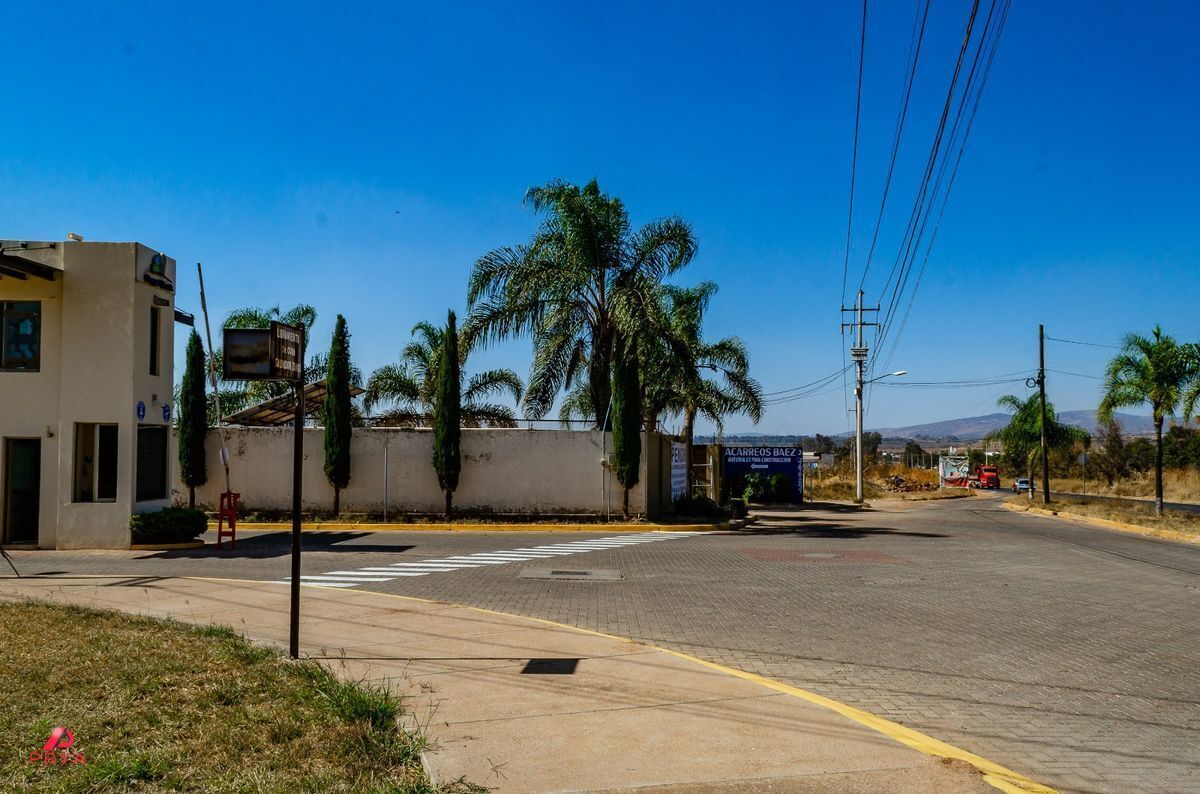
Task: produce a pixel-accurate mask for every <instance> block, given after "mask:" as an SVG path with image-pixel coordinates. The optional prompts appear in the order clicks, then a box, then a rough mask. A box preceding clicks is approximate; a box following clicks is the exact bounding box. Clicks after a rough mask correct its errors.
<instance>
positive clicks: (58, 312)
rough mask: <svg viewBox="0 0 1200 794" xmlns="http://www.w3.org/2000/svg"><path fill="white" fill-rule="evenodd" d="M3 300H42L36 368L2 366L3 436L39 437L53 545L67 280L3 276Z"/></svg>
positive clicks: (47, 530) (44, 509) (41, 531)
mask: <svg viewBox="0 0 1200 794" xmlns="http://www.w3.org/2000/svg"><path fill="white" fill-rule="evenodd" d="M0 300H4V301H40V302H41V304H42V326H41V332H42V338H41V365H40V367H39V369H38V371H37V372H0V406H3V408H2V409H0V437H3V438H38V439H41V442H42V443H41V459H42V465H41V494H40V497H39V506H38V545H39V546H41V547H43V548H54V538H55V534H56V524H57V521H58V497H57V494H56V493H55V487H54V486H55V483H56V482H57V481H58V438H57V436H58V429H59V424H58V403H59V393H60V383H61V381H60V370H61V366H62V356H61V352H62V307H63V280H62V274H58V277H57V279H56V280H55V281H46V280H45V279H41V278H29V279H27V280H25V281H21V280H19V279H14V278H5V279H3V280H0ZM5 463H6V462H5V460H4V450H3V449H2V448H0V522H2V521H3V520H4V512H3V511H4V505H3V504H2V502H3V499H4V492H3V484H4V483H5V482H6V480H5V477H6V476H7V472H5V471H4V466H5Z"/></svg>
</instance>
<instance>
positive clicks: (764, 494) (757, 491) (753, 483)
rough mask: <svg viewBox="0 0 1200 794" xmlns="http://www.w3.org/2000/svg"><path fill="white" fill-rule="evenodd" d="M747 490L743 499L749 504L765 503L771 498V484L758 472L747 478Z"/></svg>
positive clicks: (743, 494)
mask: <svg viewBox="0 0 1200 794" xmlns="http://www.w3.org/2000/svg"><path fill="white" fill-rule="evenodd" d="M744 482H745V490H744V491H742V498H743V499H745V500H746V501H747V502H759V503H762V502H765V501H767V499H769V498H770V497H771V490H770V489H771V484H770V482H769V481H768V480H767V478H766V477H764V476H763V475H761V474H759V473H758V472H751V473H750V474H747V475H746V477H745V480H744Z"/></svg>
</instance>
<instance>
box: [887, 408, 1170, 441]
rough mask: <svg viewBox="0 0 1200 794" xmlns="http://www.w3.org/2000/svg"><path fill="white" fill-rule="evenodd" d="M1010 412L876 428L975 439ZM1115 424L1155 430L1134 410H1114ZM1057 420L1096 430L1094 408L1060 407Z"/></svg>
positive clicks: (919, 436) (1128, 430)
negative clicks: (1089, 409) (1126, 411)
mask: <svg viewBox="0 0 1200 794" xmlns="http://www.w3.org/2000/svg"><path fill="white" fill-rule="evenodd" d="M1011 416H1012V415H1011V414H1005V413H995V414H985V415H983V416H970V417H967V418H965V419H947V420H944V421H941V422H928V423H926V424H923V425H909V426H907V427H881V428H876V429H875V431H876V432H878V433H880V434H882V435H883V436H884V437H885V438H888V437H892V438H906V439H908V438H911V439H916V440H918V441H921V440H925V439H929V440H940V439H949V438H951V437H954V438H957V439H959V440H960V441H978V440H979V439H981V438H983V437H984V436H986V435H987V434H988V433H990V432H992V431H993V430H999V429H1000V428H1002V427H1004V426H1005V425H1007V424H1008V420H1009V418H1011ZM1115 416H1116V420H1117V424H1118V425H1120V426H1121V431H1122V432H1123V433H1125V434H1126V435H1131V436H1142V435H1148V434H1150V433H1153V432H1154V424H1153V423H1152V422H1151V420H1150V417H1148V416H1135V415H1133V414H1122V413H1118V414H1115ZM1058 419H1059V421H1060V422H1062V423H1064V424H1068V425H1074V426H1076V427H1081V428H1083V429H1084V430H1086V431H1088V432H1089V433H1092V434H1095V432H1096V412H1095V411H1060V412H1059V414H1058Z"/></svg>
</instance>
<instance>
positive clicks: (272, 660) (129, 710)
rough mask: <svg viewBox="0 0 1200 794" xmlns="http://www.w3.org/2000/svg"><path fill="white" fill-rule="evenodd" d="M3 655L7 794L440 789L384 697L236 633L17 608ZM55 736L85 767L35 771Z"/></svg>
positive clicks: (10, 609)
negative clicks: (65, 739) (65, 740)
mask: <svg viewBox="0 0 1200 794" xmlns="http://www.w3.org/2000/svg"><path fill="white" fill-rule="evenodd" d="M0 648H2V649H3V654H2V655H0V680H3V681H4V689H5V693H4V698H3V700H2V701H0V747H4V748H6V752H5V753H4V755H3V757H0V789H3V790H5V791H17V790H29V789H35V788H36V789H37V790H39V791H63V792H65V791H132V790H137V791H177V790H191V791H345V792H352V791H353V792H359V791H411V792H427V791H429V792H431V791H433V790H434V789H433V788H432V787H431V786H430V784H429V781H428V779H427V778H426V776H425V774H424V772H423V770H422V768H421V765H420V757H419V756H420V753H421V751H422V749H423V748H424V740H423V738H422V737H421V736H418V735H414V734H410V733H407V732H405V731H404V730H402V729H401V728H400V727H399V726H398V724H397V716H398V715H399V713H400V709H401V704H400V702H399V701H398V700H397V699H396V698H395V697H394V696H393V695H391V694H390V693H388V692H387V691H386V689H382V688H375V687H372V686H366V685H361V684H353V683H344V682H341V681H338V680H337V679H336V678H334V676H333V675H332V674H330V673H329V672H328V671H327V670H326V669H324V668H323V667H320V666H318V665H316V664H315V663H311V662H300V663H296V662H292V661H290V660H287V659H285V658H284V657H283V656H282V655H281V654H280V653H279V652H278V651H276V650H274V649H270V648H263V647H259V646H256V645H253V644H251V643H249V642H247V641H246V640H245V639H243V638H241V637H239V636H237V635H236V634H234V633H233V631H232V630H229V629H225V628H218V627H213V628H194V627H190V626H185V625H183V624H180V623H175V622H170V621H161V620H154V619H150V618H139V617H133V616H128V615H123V614H119V613H116V612H107V611H98V610H90V609H83V608H78V607H70V606H56V605H49V604H41V603H34V602H27V603H8V604H0ZM56 725H63V726H66V727H68V728H70V729H71V730H72V731H73V732H74V735H75V747H74V749H76V750H82V751H83V753H84V757H85V758H86V761H87V763H86V764H70V765H65V766H46V765H43V764H30V763H28V759H29V752H30V751H34V750H38V751H40V750H41V748H42V745H43V744H44V743H45V741H46V739H47V737H48V736H49V734H50V730H51V728H52V727H53V726H56ZM465 787H466V786H465V785H460V788H465Z"/></svg>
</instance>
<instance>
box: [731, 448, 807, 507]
mask: <svg viewBox="0 0 1200 794" xmlns="http://www.w3.org/2000/svg"><path fill="white" fill-rule="evenodd" d="M723 454H724V458H725V475H724V476H725V482H726V483H727V484H728V485H727V487H728V488H729V490H730V493H731V494H734V495H736V493H737V491H738V486H737V483H738V482H740V481H742V480H744V479H745V477H746V476H747V475H749V474H761V475H763V476H764V477H766V479H768V480H770V479H771V478H773V477H775V476H776V475H783V476H785V477H787V478H788V481H789V483H790V485H791V488H790V491H791V495H792V497H791V500H792V501H793V502H796V503H799V502H801V501H803V499H802V496H803V493H804V454H803V452H801V450H800V448H799V447H725V449H724V451H723Z"/></svg>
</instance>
